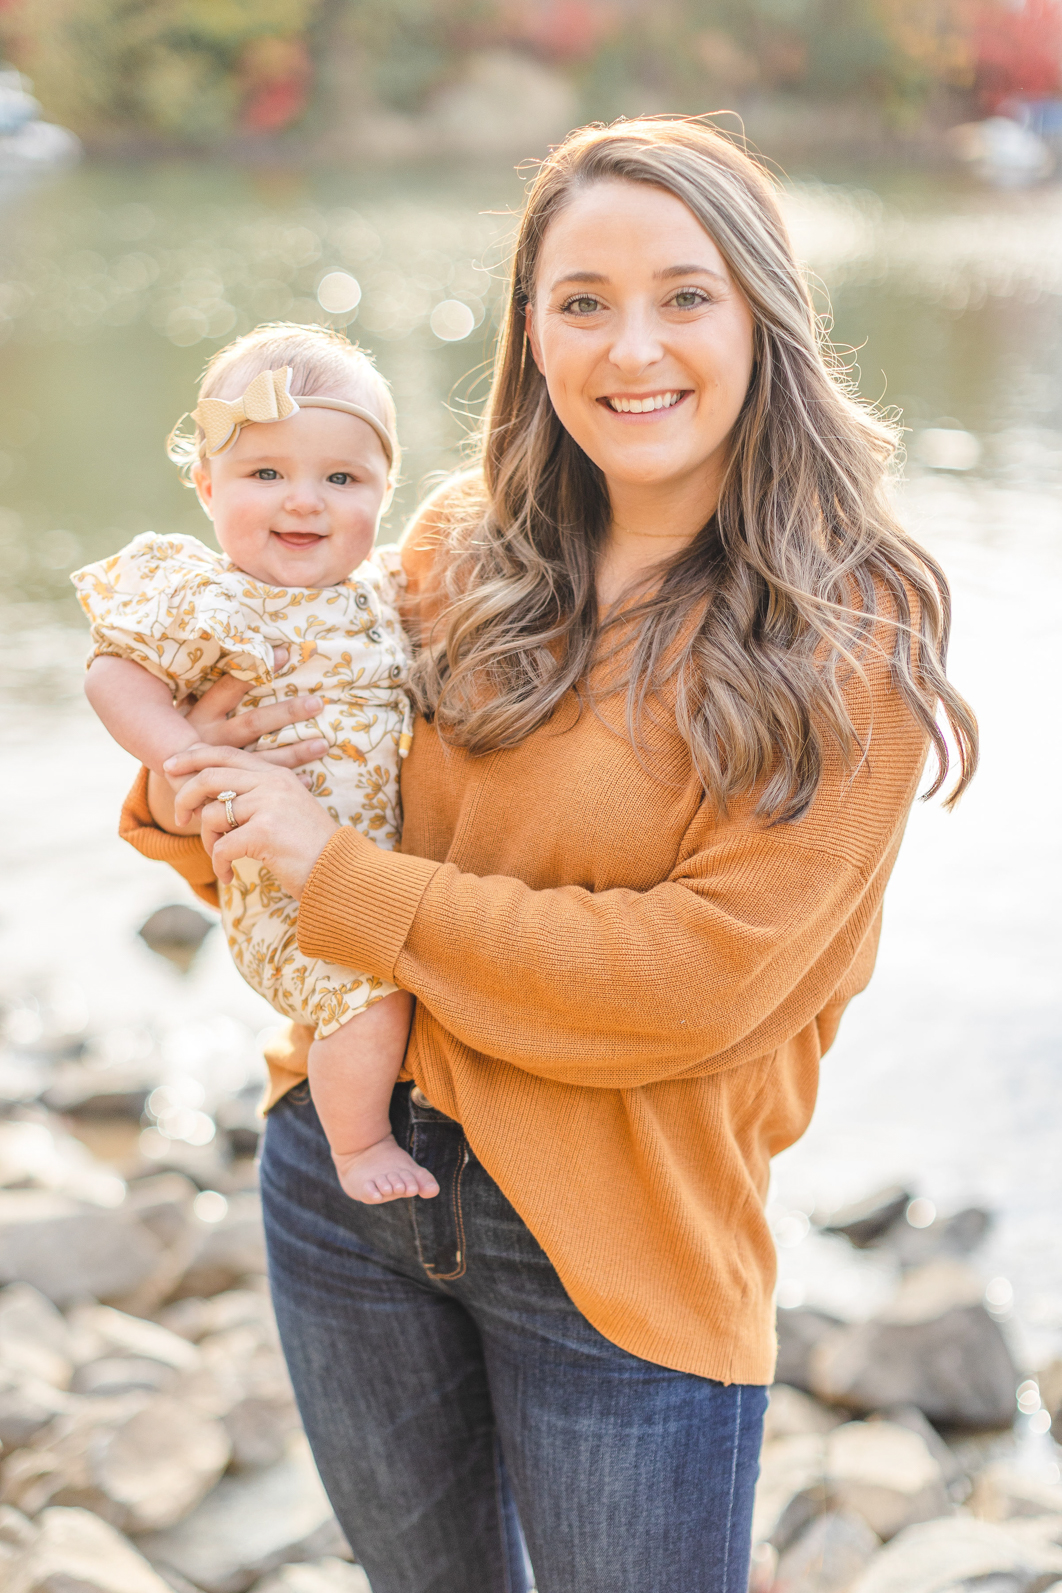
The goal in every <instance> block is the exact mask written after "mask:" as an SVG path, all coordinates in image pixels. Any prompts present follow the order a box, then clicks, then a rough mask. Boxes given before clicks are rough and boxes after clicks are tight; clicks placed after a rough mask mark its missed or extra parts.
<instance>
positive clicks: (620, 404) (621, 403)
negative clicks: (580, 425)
mask: <svg viewBox="0 0 1062 1593" xmlns="http://www.w3.org/2000/svg"><path fill="white" fill-rule="evenodd" d="M690 393H691V389H690V388H688V387H687V388H684V389H682V388H680V389H678V390H673V391H670V392H666V393H606V394H605V396H604V397H602V398H599V399H598V403H599V404H604V406H605V408H606V409H609V410H611V411H612V413H613V414H614V415H638V416H642V415H652V416H658V415H664V414H666V413H667V412H668V411H669V410H673V409H675V408H677V406H678V405H679V404H681V403H682V401H683V399H686V398H689V397H690Z"/></svg>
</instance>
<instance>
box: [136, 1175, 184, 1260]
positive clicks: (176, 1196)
mask: <svg viewBox="0 0 1062 1593" xmlns="http://www.w3.org/2000/svg"><path fill="white" fill-rule="evenodd" d="M198 1193H199V1190H198V1188H197V1186H196V1185H195V1184H193V1182H192V1180H191V1179H190V1178H186V1177H185V1175H184V1174H183V1173H155V1174H154V1175H153V1176H152V1177H150V1178H141V1179H138V1180H137V1182H136V1183H133V1184H130V1185H129V1193H128V1194H127V1195H126V1198H125V1209H126V1211H128V1212H130V1213H131V1214H132V1215H133V1216H134V1217H135V1218H136V1220H137V1221H138V1222H142V1223H143V1224H144V1227H145V1228H148V1229H150V1231H151V1232H152V1233H153V1234H154V1235H155V1238H156V1239H157V1240H158V1241H159V1242H160V1244H164V1245H166V1246H171V1245H176V1244H178V1243H179V1242H180V1241H181V1240H182V1239H184V1238H185V1237H186V1236H187V1234H188V1231H189V1229H190V1227H191V1225H192V1203H193V1201H194V1200H195V1197H196V1195H198Z"/></svg>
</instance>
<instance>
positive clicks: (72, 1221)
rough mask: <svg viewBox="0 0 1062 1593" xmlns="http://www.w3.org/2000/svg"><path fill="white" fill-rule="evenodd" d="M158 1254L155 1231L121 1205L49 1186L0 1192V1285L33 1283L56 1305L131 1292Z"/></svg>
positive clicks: (147, 1272) (151, 1266)
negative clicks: (108, 1205)
mask: <svg viewBox="0 0 1062 1593" xmlns="http://www.w3.org/2000/svg"><path fill="white" fill-rule="evenodd" d="M161 1251H162V1247H161V1246H160V1244H159V1242H158V1240H157V1239H156V1238H155V1237H154V1235H152V1234H150V1233H148V1232H147V1230H146V1229H145V1228H143V1227H141V1225H140V1224H139V1223H138V1222H136V1221H134V1220H133V1218H132V1217H131V1216H130V1215H129V1214H128V1213H126V1212H123V1211H121V1210H106V1209H104V1208H101V1207H94V1206H87V1205H84V1204H82V1203H80V1202H78V1201H75V1200H71V1199H69V1198H68V1197H67V1196H65V1195H58V1194H52V1193H50V1192H48V1191H45V1190H36V1189H19V1190H3V1191H0V1283H14V1282H24V1283H30V1284H32V1285H33V1287H34V1288H36V1289H39V1290H40V1292H41V1293H42V1294H44V1295H46V1296H47V1297H48V1299H49V1300H51V1301H52V1302H53V1303H54V1304H55V1305H68V1304H71V1303H72V1302H73V1301H75V1300H83V1299H85V1298H87V1297H90V1296H96V1297H97V1298H102V1299H108V1298H114V1297H115V1296H119V1295H123V1294H125V1293H127V1292H128V1291H129V1290H132V1289H134V1288H136V1287H137V1285H138V1284H139V1283H141V1282H142V1281H143V1280H144V1278H145V1277H146V1276H147V1275H148V1274H149V1273H150V1272H151V1270H152V1268H153V1267H154V1266H155V1265H156V1263H157V1262H158V1259H159V1257H160V1255H161Z"/></svg>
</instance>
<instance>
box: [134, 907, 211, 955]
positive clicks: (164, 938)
mask: <svg viewBox="0 0 1062 1593" xmlns="http://www.w3.org/2000/svg"><path fill="white" fill-rule="evenodd" d="M216 924H217V919H216V918H208V917H207V916H206V914H205V913H201V912H199V911H198V910H197V909H196V908H194V907H188V906H187V905H186V904H185V903H184V902H172V903H170V904H169V905H168V906H166V907H158V908H156V909H155V911H154V912H153V913H152V914H151V916H150V917H149V918H146V919H145V920H144V922H143V923H142V924H141V926H140V929H139V935H140V938H141V940H142V941H143V942H144V944H145V945H146V946H150V947H151V950H152V951H154V952H157V953H158V955H159V956H160V957H165V958H166V960H167V962H172V963H173V965H174V967H175V968H179V969H180V971H181V972H182V973H187V972H188V970H189V968H190V967H191V966H192V963H193V962H194V961H195V957H196V953H197V952H198V950H199V948H200V946H201V945H202V944H203V942H204V940H205V939H206V937H207V936H208V935H209V934H210V931H211V930H212V929H213V928H214V927H215V925H216Z"/></svg>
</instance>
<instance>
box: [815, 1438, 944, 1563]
mask: <svg viewBox="0 0 1062 1593" xmlns="http://www.w3.org/2000/svg"><path fill="white" fill-rule="evenodd" d="M826 1487H827V1491H828V1494H829V1499H830V1504H831V1506H832V1507H833V1508H834V1509H839V1510H845V1511H852V1512H854V1513H855V1514H857V1515H859V1516H862V1518H863V1520H864V1521H865V1522H866V1523H867V1525H868V1526H869V1527H871V1528H872V1529H873V1531H874V1532H875V1533H876V1534H877V1536H878V1537H879V1538H883V1539H886V1540H887V1539H889V1538H892V1537H895V1535H896V1533H897V1532H900V1531H901V1530H902V1529H903V1528H904V1527H909V1526H913V1525H914V1524H915V1523H916V1522H919V1521H931V1520H932V1519H933V1517H934V1516H939V1515H942V1514H943V1513H944V1511H945V1510H946V1509H947V1508H948V1495H947V1491H946V1489H945V1487H944V1479H943V1477H942V1476H941V1471H940V1467H939V1466H938V1465H937V1462H936V1461H935V1460H934V1459H933V1456H932V1455H931V1454H930V1452H929V1449H928V1446H927V1445H926V1442H925V1440H924V1439H923V1438H922V1437H920V1436H919V1434H918V1433H913V1432H911V1431H910V1430H909V1429H908V1428H906V1427H899V1426H897V1425H896V1424H895V1423H893V1422H884V1421H877V1422H846V1423H845V1425H844V1426H843V1427H838V1428H836V1429H835V1431H834V1432H832V1433H831V1434H830V1435H829V1437H828V1438H827V1440H826Z"/></svg>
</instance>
